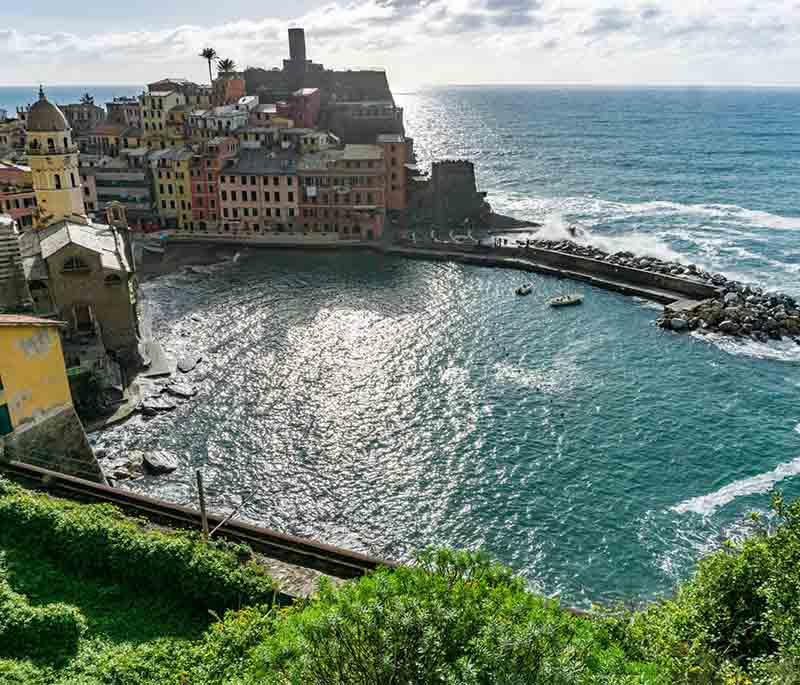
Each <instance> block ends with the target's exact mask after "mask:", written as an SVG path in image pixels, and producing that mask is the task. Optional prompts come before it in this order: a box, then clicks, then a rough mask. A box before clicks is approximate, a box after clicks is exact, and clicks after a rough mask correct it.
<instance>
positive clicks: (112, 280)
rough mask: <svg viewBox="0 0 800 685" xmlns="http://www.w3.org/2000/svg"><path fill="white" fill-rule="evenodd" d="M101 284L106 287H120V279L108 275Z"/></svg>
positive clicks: (114, 275) (116, 276)
mask: <svg viewBox="0 0 800 685" xmlns="http://www.w3.org/2000/svg"><path fill="white" fill-rule="evenodd" d="M103 282H104V283H105V284H106V285H108V286H113V285H122V279H121V278H120V277H119V276H118V275H117V274H108V276H106V277H105V278H104V279H103Z"/></svg>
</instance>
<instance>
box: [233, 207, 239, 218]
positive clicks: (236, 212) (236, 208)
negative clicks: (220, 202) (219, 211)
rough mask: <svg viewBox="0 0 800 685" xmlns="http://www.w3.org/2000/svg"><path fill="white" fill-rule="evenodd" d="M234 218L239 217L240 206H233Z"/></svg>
mask: <svg viewBox="0 0 800 685" xmlns="http://www.w3.org/2000/svg"><path fill="white" fill-rule="evenodd" d="M233 218H234V219H238V218H239V208H238V207H234V208H233Z"/></svg>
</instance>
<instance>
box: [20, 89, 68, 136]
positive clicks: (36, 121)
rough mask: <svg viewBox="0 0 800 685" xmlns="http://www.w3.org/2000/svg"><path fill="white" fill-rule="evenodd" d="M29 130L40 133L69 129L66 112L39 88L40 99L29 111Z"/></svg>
mask: <svg viewBox="0 0 800 685" xmlns="http://www.w3.org/2000/svg"><path fill="white" fill-rule="evenodd" d="M27 128H28V130H29V131H35V132H39V133H48V132H50V131H69V123H68V122H67V118H66V117H65V116H64V113H63V112H62V111H61V110H60V109H59V108H58V107H56V106H55V105H54V104H53V103H52V102H50V101H49V100H48V99H47V98H46V97H45V96H44V91H43V90H42V89H41V88H39V100H38V101H37V102H36V104H34V105H33V107H31V108H30V111H29V112H28V127H27Z"/></svg>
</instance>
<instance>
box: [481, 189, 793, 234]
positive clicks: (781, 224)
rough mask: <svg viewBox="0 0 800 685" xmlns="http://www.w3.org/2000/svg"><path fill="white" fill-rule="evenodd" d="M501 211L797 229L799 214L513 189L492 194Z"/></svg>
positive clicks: (715, 205)
mask: <svg viewBox="0 0 800 685" xmlns="http://www.w3.org/2000/svg"><path fill="white" fill-rule="evenodd" d="M493 197H494V198H495V199H496V202H497V205H498V208H499V209H501V210H502V211H510V212H512V213H514V212H517V213H519V214H520V215H521V216H526V215H527V216H529V217H530V218H534V217H537V216H538V217H541V216H543V215H547V214H550V213H553V212H555V213H561V214H566V215H583V216H589V217H591V218H592V220H597V219H602V220H604V221H609V222H613V221H619V220H625V219H629V218H630V217H631V216H632V215H633V216H641V215H645V214H648V215H654V216H662V217H663V216H701V217H703V218H705V219H707V220H709V221H723V222H731V223H737V224H740V225H744V226H750V227H753V228H768V229H775V230H783V231H797V230H800V217H796V216H782V215H780V214H772V213H770V212H765V211H761V210H755V209H747V208H746V207H740V206H739V205H727V204H684V203H681V202H670V201H665V200H656V201H651V202H632V203H626V202H614V201H611V200H602V199H599V198H592V197H573V196H567V197H555V198H531V197H528V196H524V195H520V194H517V193H513V194H508V195H504V194H502V193H497V194H495V195H494V196H493Z"/></svg>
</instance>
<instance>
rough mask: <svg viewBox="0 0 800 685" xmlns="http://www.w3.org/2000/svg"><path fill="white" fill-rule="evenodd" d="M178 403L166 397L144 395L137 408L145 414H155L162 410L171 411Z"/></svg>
mask: <svg viewBox="0 0 800 685" xmlns="http://www.w3.org/2000/svg"><path fill="white" fill-rule="evenodd" d="M177 406H178V405H177V404H175V402H173V401H172V400H170V399H168V398H166V397H146V398H145V399H143V400H142V403H141V404H140V405H139V408H140V409H141V411H142V414H144V415H145V416H155V415H156V414H158V413H159V412H162V411H172V410H173V409H175V407H177Z"/></svg>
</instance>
